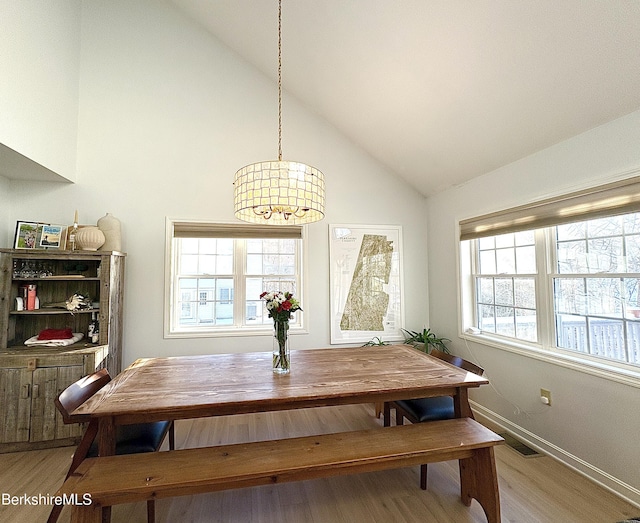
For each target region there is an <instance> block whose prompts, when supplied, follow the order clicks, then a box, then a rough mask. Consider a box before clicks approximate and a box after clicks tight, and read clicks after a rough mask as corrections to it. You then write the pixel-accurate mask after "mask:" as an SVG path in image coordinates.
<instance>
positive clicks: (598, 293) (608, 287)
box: [587, 278, 622, 317]
mask: <svg viewBox="0 0 640 523" xmlns="http://www.w3.org/2000/svg"><path fill="white" fill-rule="evenodd" d="M621 290H622V289H621V280H620V279H619V278H589V279H587V311H588V313H589V314H597V315H603V316H616V317H621V316H622V299H621V294H622V293H621Z"/></svg>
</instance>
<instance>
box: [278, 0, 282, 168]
mask: <svg viewBox="0 0 640 523" xmlns="http://www.w3.org/2000/svg"><path fill="white" fill-rule="evenodd" d="M278 161H279V162H281V161H282V0H278Z"/></svg>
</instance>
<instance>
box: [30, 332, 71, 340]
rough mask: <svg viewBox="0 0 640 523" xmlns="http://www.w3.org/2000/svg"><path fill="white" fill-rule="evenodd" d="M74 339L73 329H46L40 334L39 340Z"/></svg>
mask: <svg viewBox="0 0 640 523" xmlns="http://www.w3.org/2000/svg"><path fill="white" fill-rule="evenodd" d="M69 338H73V332H72V331H71V329H45V330H43V331H42V332H41V333H40V334H38V339H39V340H68V339H69Z"/></svg>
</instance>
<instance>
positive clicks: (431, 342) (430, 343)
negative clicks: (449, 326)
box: [402, 328, 451, 354]
mask: <svg viewBox="0 0 640 523" xmlns="http://www.w3.org/2000/svg"><path fill="white" fill-rule="evenodd" d="M402 331H403V332H404V334H405V340H404V342H405V343H406V344H407V345H413V346H414V347H415V348H416V349H418V350H421V351H422V352H426V353H427V354H428V353H429V352H431V349H434V348H435V349H438V350H441V351H442V352H446V353H447V354H449V349H447V346H446V345H445V342H450V341H451V340H450V339H449V338H439V337H438V336H437V335H436V334H435V333H434V332H432V331H431V329H427V328H425V329H422V331H409V330H406V329H402Z"/></svg>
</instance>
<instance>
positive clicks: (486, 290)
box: [478, 278, 494, 303]
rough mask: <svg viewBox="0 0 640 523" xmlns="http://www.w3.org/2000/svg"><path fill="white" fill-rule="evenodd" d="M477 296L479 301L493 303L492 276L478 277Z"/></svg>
mask: <svg viewBox="0 0 640 523" xmlns="http://www.w3.org/2000/svg"><path fill="white" fill-rule="evenodd" d="M478 287H479V290H478V296H479V301H480V302H481V303H494V298H493V278H479V279H478Z"/></svg>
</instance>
